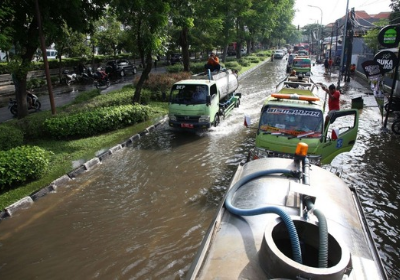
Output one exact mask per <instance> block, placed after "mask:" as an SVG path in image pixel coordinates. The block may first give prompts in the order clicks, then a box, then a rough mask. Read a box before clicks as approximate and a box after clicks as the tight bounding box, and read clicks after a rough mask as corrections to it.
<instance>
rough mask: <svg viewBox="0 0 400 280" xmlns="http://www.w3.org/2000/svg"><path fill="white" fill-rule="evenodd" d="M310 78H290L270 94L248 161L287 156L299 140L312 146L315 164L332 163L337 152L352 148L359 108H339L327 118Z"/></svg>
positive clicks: (323, 105) (265, 103)
mask: <svg viewBox="0 0 400 280" xmlns="http://www.w3.org/2000/svg"><path fill="white" fill-rule="evenodd" d="M317 92H318V88H317V85H316V84H314V83H313V82H312V81H311V79H309V77H303V78H302V79H301V81H298V80H296V77H288V80H287V81H285V82H284V83H283V86H282V88H281V89H280V90H278V93H273V94H271V95H270V96H269V97H267V99H266V101H265V102H264V105H263V107H262V109H261V116H260V120H259V124H258V127H257V132H256V145H255V148H254V149H253V150H252V151H250V154H249V160H251V159H257V158H263V157H287V158H291V157H293V155H294V154H295V150H296V146H297V144H298V143H299V142H304V143H306V144H307V145H308V147H309V150H308V151H309V154H308V157H309V159H310V161H311V162H312V163H314V164H317V165H321V164H329V163H330V162H331V161H332V160H333V159H334V158H335V157H336V156H337V155H338V154H340V153H343V152H348V151H350V150H351V149H352V147H353V145H354V144H355V141H356V138H357V131H358V116H359V114H358V110H354V109H350V110H340V111H336V112H334V113H333V114H332V115H331V116H330V118H324V108H325V103H323V102H321V100H320V98H319V97H318V96H317V94H316V93H317Z"/></svg>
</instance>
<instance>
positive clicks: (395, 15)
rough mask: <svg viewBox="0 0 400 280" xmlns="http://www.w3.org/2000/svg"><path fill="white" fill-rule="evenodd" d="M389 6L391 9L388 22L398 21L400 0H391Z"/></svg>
mask: <svg viewBox="0 0 400 280" xmlns="http://www.w3.org/2000/svg"><path fill="white" fill-rule="evenodd" d="M389 6H390V8H392V10H393V12H392V13H391V14H390V16H389V20H390V24H396V23H400V1H399V0H392V3H391V4H390V5H389Z"/></svg>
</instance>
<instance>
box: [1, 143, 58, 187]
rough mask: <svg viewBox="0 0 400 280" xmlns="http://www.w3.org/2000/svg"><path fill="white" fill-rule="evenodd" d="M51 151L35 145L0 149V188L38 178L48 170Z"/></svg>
mask: <svg viewBox="0 0 400 280" xmlns="http://www.w3.org/2000/svg"><path fill="white" fill-rule="evenodd" d="M51 155H52V153H51V152H48V151H45V150H44V149H42V148H40V147H37V146H20V147H16V148H13V149H10V150H8V151H0V190H1V191H5V190H8V189H10V188H12V187H15V186H16V185H18V184H21V183H24V182H26V181H29V180H37V179H40V178H41V177H42V176H43V175H44V174H45V173H46V172H47V170H48V167H49V161H50V157H51Z"/></svg>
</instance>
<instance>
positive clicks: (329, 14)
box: [292, 0, 391, 26]
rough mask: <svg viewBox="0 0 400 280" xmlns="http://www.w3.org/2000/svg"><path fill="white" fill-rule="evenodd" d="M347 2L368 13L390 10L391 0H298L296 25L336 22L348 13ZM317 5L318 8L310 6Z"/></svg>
mask: <svg viewBox="0 0 400 280" xmlns="http://www.w3.org/2000/svg"><path fill="white" fill-rule="evenodd" d="M347 2H349V7H348V9H349V10H351V9H352V8H354V10H355V11H365V12H367V13H368V14H378V13H380V12H390V11H391V9H390V7H389V5H390V3H391V1H390V0H296V4H295V10H296V14H295V17H294V20H293V22H292V23H293V24H294V25H295V26H297V25H300V26H305V25H307V24H312V23H317V22H318V23H319V24H320V23H321V10H322V24H323V25H327V24H329V23H332V22H335V20H337V19H339V18H341V17H342V16H344V15H345V14H346V7H347ZM308 5H311V6H316V7H319V8H320V9H321V10H320V9H318V8H313V7H309V6H308Z"/></svg>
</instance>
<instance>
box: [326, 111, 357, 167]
mask: <svg viewBox="0 0 400 280" xmlns="http://www.w3.org/2000/svg"><path fill="white" fill-rule="evenodd" d="M358 118H359V114H358V110H354V109H352V110H344V111H336V112H335V113H334V114H333V115H332V116H331V118H330V119H329V121H328V123H327V125H326V127H325V128H324V135H323V138H322V143H321V147H320V150H321V153H320V154H321V163H322V164H329V163H331V161H332V160H333V159H334V158H335V157H336V156H337V155H338V154H340V153H343V152H348V151H350V150H351V149H352V148H353V146H354V144H355V142H356V139H357V133H358Z"/></svg>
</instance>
